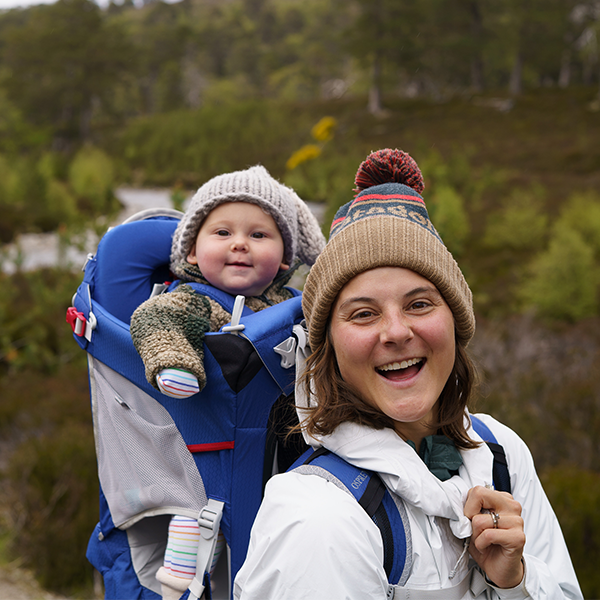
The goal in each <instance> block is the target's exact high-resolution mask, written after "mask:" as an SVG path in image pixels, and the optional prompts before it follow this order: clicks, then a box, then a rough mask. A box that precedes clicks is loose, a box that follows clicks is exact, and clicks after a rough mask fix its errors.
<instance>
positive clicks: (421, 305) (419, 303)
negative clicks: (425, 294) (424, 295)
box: [410, 300, 431, 310]
mask: <svg viewBox="0 0 600 600" xmlns="http://www.w3.org/2000/svg"><path fill="white" fill-rule="evenodd" d="M430 306H431V304H430V303H429V302H427V301H425V300H418V301H417V302H413V303H412V304H411V305H410V308H411V309H412V310H423V309H424V308H429V307H430Z"/></svg>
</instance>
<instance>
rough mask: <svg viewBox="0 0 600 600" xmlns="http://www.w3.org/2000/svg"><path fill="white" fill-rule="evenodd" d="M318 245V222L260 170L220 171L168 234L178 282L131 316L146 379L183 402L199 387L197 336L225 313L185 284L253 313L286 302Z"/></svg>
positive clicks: (202, 380)
mask: <svg viewBox="0 0 600 600" xmlns="http://www.w3.org/2000/svg"><path fill="white" fill-rule="evenodd" d="M324 245H325V238H324V236H323V234H322V233H321V229H320V228H319V224H318V222H317V220H316V218H315V217H314V215H313V214H312V213H311V212H310V210H309V208H308V207H307V206H306V204H305V203H304V202H303V201H302V200H301V199H300V198H299V197H298V195H297V194H296V193H295V192H294V191H293V190H292V189H290V188H288V187H286V186H285V185H283V184H281V183H279V182H278V181H276V180H275V179H273V178H272V177H271V176H270V175H269V173H268V172H267V170H266V169H265V168H264V167H262V166H255V167H251V168H250V169H247V170H245V171H237V172H234V173H226V174H224V175H219V176H217V177H214V178H213V179H211V180H209V181H208V182H207V183H205V184H204V185H203V186H202V187H201V188H200V189H199V190H198V191H197V192H196V195H195V196H194V197H193V198H192V201H191V202H190V206H189V208H188V210H187V211H186V213H185V215H184V216H183V218H182V219H181V222H180V224H179V226H178V227H177V229H176V231H175V234H174V236H173V244H172V247H171V271H172V272H173V274H174V275H175V276H177V277H178V278H179V279H180V280H181V282H182V285H179V286H178V287H177V288H175V290H173V292H172V293H169V294H161V295H159V296H155V297H154V298H151V299H149V300H147V301H146V302H144V303H143V304H142V305H140V306H139V307H138V309H137V310H136V311H135V312H134V314H133V316H132V318H131V337H132V339H133V343H134V345H135V347H136V349H137V351H138V352H139V354H140V356H141V357H142V360H143V361H144V365H145V368H146V378H147V379H148V382H149V383H150V384H151V385H153V386H154V387H155V388H157V389H158V390H160V391H161V392H162V393H163V394H166V395H167V396H171V397H173V398H186V397H189V396H191V395H193V394H196V393H198V392H199V391H201V390H202V389H203V388H204V385H205V384H206V374H205V372H204V364H203V359H204V334H205V333H206V332H208V331H218V330H219V329H220V328H221V327H222V326H223V325H225V324H226V323H228V322H229V321H230V320H231V315H230V313H228V312H227V311H226V310H225V309H223V308H222V307H221V305H220V304H219V303H218V302H215V301H214V300H212V299H211V298H208V297H207V296H204V295H201V294H199V293H196V292H195V291H194V290H193V289H192V288H191V287H190V286H187V285H185V282H198V283H204V284H209V285H212V286H214V287H216V288H218V289H220V290H222V291H224V292H227V293H228V294H231V295H233V296H236V295H242V296H246V306H248V307H249V308H250V309H252V310H253V311H255V312H256V311H259V310H262V309H263V308H266V307H267V306H271V305H273V304H278V303H279V302H283V301H284V300H287V299H288V298H291V297H292V293H291V292H290V291H289V290H288V289H286V288H285V285H286V284H287V283H288V282H289V280H290V278H291V277H292V275H293V272H294V271H295V269H296V268H297V267H298V266H299V265H300V264H301V263H302V262H303V263H305V264H307V265H309V266H312V264H313V263H314V261H315V260H316V258H317V256H318V255H319V252H320V251H321V249H322V248H323V246H324Z"/></svg>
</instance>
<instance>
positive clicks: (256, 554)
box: [234, 415, 582, 600]
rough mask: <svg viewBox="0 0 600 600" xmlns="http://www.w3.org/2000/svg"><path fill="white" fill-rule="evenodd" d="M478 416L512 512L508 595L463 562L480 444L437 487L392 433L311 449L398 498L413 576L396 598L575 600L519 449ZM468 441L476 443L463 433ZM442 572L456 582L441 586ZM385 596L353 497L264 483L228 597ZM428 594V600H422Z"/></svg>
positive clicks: (572, 580) (555, 533)
mask: <svg viewBox="0 0 600 600" xmlns="http://www.w3.org/2000/svg"><path fill="white" fill-rule="evenodd" d="M478 417H479V418H480V419H481V420H482V421H484V422H485V423H486V424H487V425H488V427H489V428H490V429H491V430H492V432H493V433H494V435H495V436H496V438H497V440H498V443H500V444H501V445H502V446H503V447H504V450H505V452H506V455H507V461H508V466H509V472H510V477H511V486H512V490H513V496H514V497H515V499H516V500H518V501H519V502H520V503H521V505H522V507H523V512H522V516H523V518H524V521H525V534H526V536H527V542H526V544H525V554H524V560H525V577H524V579H523V582H522V583H521V585H519V586H518V587H516V588H514V589H510V590H501V589H497V588H495V587H493V586H492V585H491V584H489V583H487V582H486V581H485V579H484V577H483V576H482V575H481V574H480V572H479V570H478V567H476V565H475V563H474V561H473V560H472V559H470V557H469V556H468V554H463V549H464V538H467V537H469V536H470V534H471V523H470V521H469V520H468V519H467V518H466V517H465V516H464V514H463V506H464V503H465V499H466V495H467V492H468V490H469V489H470V488H472V487H473V486H476V485H489V484H491V483H492V461H493V457H492V454H491V452H490V450H489V449H488V447H487V446H486V445H485V444H482V445H481V446H480V447H479V448H476V449H474V450H466V451H461V454H462V457H463V465H462V466H461V467H460V471H459V475H458V476H455V477H452V478H451V479H449V480H447V481H445V482H441V481H440V480H439V479H437V477H435V476H434V475H432V474H431V473H430V472H429V470H428V469H427V467H426V466H425V464H424V463H423V462H422V461H421V459H420V458H419V456H418V455H417V453H416V452H415V451H414V450H413V449H412V448H411V447H410V446H409V445H408V444H406V443H405V442H404V441H403V440H402V439H401V438H400V437H399V436H398V435H397V434H396V433H395V432H394V431H392V430H391V429H385V430H374V429H372V428H369V427H364V426H359V425H355V424H351V423H345V424H343V425H341V426H339V427H338V428H337V429H336V430H335V431H334V433H333V434H331V435H330V436H326V437H324V438H322V439H321V440H320V441H321V443H322V445H323V446H325V447H326V448H327V449H329V450H331V451H332V452H335V453H336V454H338V455H339V456H341V457H342V458H344V459H345V460H347V461H348V462H350V463H352V464H354V465H356V466H357V467H360V468H362V469H368V470H371V471H375V472H378V473H379V474H380V475H381V478H382V479H383V481H384V483H385V485H386V486H387V488H388V489H389V490H390V491H391V492H392V494H397V495H398V496H400V497H401V498H403V499H404V503H405V506H406V509H407V512H408V517H409V523H410V530H411V542H412V567H411V571H410V575H409V577H408V580H407V582H406V584H405V586H404V588H403V589H399V588H396V590H397V591H396V596H395V598H396V599H397V598H408V597H410V598H414V599H424V598H431V597H434V596H435V597H436V598H439V599H440V600H450V599H451V598H452V597H455V598H466V599H473V598H478V599H484V598H485V599H488V600H491V599H495V598H499V599H514V600H518V599H521V598H529V597H531V598H533V599H534V600H550V599H552V600H559V599H563V598H582V594H581V590H580V588H579V584H578V582H577V578H576V576H575V572H574V570H573V566H572V563H571V559H570V557H569V554H568V551H567V548H566V545H565V542H564V538H563V536H562V533H561V530H560V527H559V524H558V521H557V519H556V517H555V515H554V512H553V510H552V507H551V506H550V503H549V502H548V499H547V498H546V495H545V493H544V491H543V489H542V486H541V484H540V482H539V479H538V477H537V474H536V472H535V467H534V464H533V459H532V457H531V454H530V452H529V450H528V448H527V447H526V445H525V444H524V442H523V441H522V440H521V439H520V438H519V437H518V436H517V435H516V434H515V433H514V432H513V431H512V430H510V429H509V428H508V427H506V426H504V425H502V424H501V423H499V422H498V421H496V420H495V419H493V418H492V417H490V416H488V415H478ZM469 433H470V435H471V437H472V438H473V439H476V440H478V441H479V440H480V438H479V436H478V435H477V434H476V433H475V432H474V431H472V430H470V432H469ZM453 570H456V574H455V575H454V577H453V578H452V579H450V574H451V572H452V571H453ZM388 588H389V584H388V581H387V577H386V574H385V571H384V568H383V544H382V540H381V534H380V532H379V529H378V528H377V526H376V525H375V524H374V523H373V521H372V520H371V519H370V518H369V517H368V516H367V514H366V512H365V511H364V510H363V508H362V507H361V506H360V505H359V504H358V502H357V501H356V500H355V499H354V498H353V497H352V496H350V495H349V494H348V493H347V492H346V491H343V490H341V489H339V488H338V487H336V486H335V485H334V484H333V483H330V482H328V481H326V480H325V479H323V478H321V477H319V476H317V475H305V474H299V473H296V472H290V473H284V474H281V475H276V476H275V477H273V478H272V479H271V480H270V481H269V483H268V484H267V488H266V492H265V498H264V501H263V504H262V506H261V508H260V510H259V513H258V516H257V518H256V521H255V523H254V527H253V529H252V535H251V539H250V546H249V549H248V556H247V559H246V562H245V563H244V565H243V566H242V568H241V570H240V571H239V573H238V575H237V577H236V580H235V586H234V597H235V598H236V599H238V600H269V599H271V598H272V599H277V600H283V599H285V600H344V599H353V600H354V599H355V600H366V599H373V600H386V598H388V597H389V596H387V593H388ZM406 590H409V591H408V592H407V591H406ZM433 590H438V592H437V594H435V593H434V594H433V595H432V591H433ZM440 590H442V591H440Z"/></svg>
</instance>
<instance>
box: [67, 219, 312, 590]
mask: <svg viewBox="0 0 600 600" xmlns="http://www.w3.org/2000/svg"><path fill="white" fill-rule="evenodd" d="M180 216H181V213H179V212H178V211H173V210H162V209H161V210H150V211H142V212H141V213H138V214H137V215H134V217H131V218H130V219H128V220H127V221H125V222H124V223H123V224H121V225H118V226H116V227H114V228H112V229H110V230H109V231H108V232H107V233H106V234H105V235H104V237H103V238H102V239H101V240H100V243H99V245H98V249H97V252H96V254H95V255H90V256H88V260H87V262H86V265H85V267H84V271H85V275H84V279H83V282H82V283H81V285H80V286H79V288H78V290H77V293H76V294H75V296H74V298H73V306H72V307H71V308H69V309H68V311H67V321H68V322H69V323H70V324H71V326H72V328H73V331H74V338H75V340H76V341H77V343H78V344H79V346H80V347H81V348H82V349H84V350H85V351H86V352H87V355H88V366H89V380H90V393H91V405H92V417H93V425H94V437H95V443H96V453H97V459H98V476H99V480H100V521H99V523H98V524H97V526H96V528H95V530H94V532H93V533H92V535H91V538H90V542H89V545H88V550H87V557H88V559H89V561H90V562H91V563H92V564H93V565H94V566H95V568H96V569H97V570H98V571H100V573H101V574H102V575H103V578H104V585H105V591H106V598H111V599H127V600H134V599H146V598H148V599H150V598H151V599H156V598H160V593H161V590H160V584H159V583H158V581H157V580H156V578H155V574H156V572H157V570H158V569H159V567H160V566H161V565H162V563H163V557H164V553H165V548H166V543H167V535H168V526H169V522H170V519H171V517H172V515H175V514H177V515H184V516H187V517H191V518H194V519H196V518H197V519H198V522H199V525H200V531H201V542H200V545H199V550H198V559H197V567H198V568H197V575H196V578H195V579H194V580H193V582H192V584H191V585H190V588H189V592H188V591H186V592H185V594H184V595H183V596H182V597H184V598H185V597H187V596H188V594H189V597H190V598H199V597H202V596H203V594H204V596H203V597H205V598H211V597H212V598H230V597H231V589H232V587H233V586H232V581H233V578H234V577H235V575H236V573H237V571H238V570H239V568H240V567H241V565H242V563H243V561H244V559H245V556H246V551H247V546H248V542H249V538H250V529H251V526H252V523H253V521H254V517H255V515H256V512H257V510H258V507H259V505H260V502H261V500H262V495H263V489H264V485H265V483H266V480H267V479H268V478H269V477H270V476H271V475H272V474H274V473H276V472H279V471H285V470H286V469H287V468H288V467H289V466H290V465H291V464H292V463H293V462H294V460H295V459H296V458H297V457H298V456H299V455H300V454H302V452H304V450H305V449H306V446H305V445H304V444H303V442H301V441H300V439H297V440H296V443H295V444H294V443H292V444H287V445H286V444H283V443H281V441H282V440H283V438H284V436H285V435H286V433H287V424H288V423H291V422H293V420H294V419H297V417H296V413H295V410H294V408H293V402H291V401H290V400H289V396H290V395H291V394H292V393H293V389H294V375H295V369H294V345H295V341H294V337H293V336H292V328H293V326H294V325H295V324H297V323H299V322H300V321H301V319H302V312H301V298H300V297H299V294H300V292H297V291H294V293H295V294H296V297H294V298H291V299H290V300H286V301H285V302H282V303H280V304H276V305H274V306H270V307H268V308H266V309H264V310H262V311H260V312H257V313H252V312H251V311H249V309H247V308H245V309H244V312H243V314H242V316H241V318H240V320H239V323H232V325H230V327H229V332H224V331H223V330H221V331H220V332H215V333H207V334H206V336H205V358H204V364H205V369H206V374H207V383H206V387H205V388H204V390H203V391H202V392H201V393H200V394H196V395H195V396H192V397H190V398H187V399H173V398H170V397H167V396H165V395H163V394H161V393H160V392H158V391H157V390H155V389H154V388H153V387H152V386H151V385H150V384H148V382H147V381H146V378H145V374H144V365H143V363H142V360H141V358H140V356H139V355H138V353H137V351H136V350H135V348H134V346H133V343H132V341H131V336H130V333H129V321H130V317H131V314H132V312H133V311H134V310H135V308H137V306H139V304H141V303H142V302H143V301H144V300H146V299H147V298H149V297H150V296H151V294H152V293H153V290H154V292H156V291H157V290H159V291H161V290H162V288H164V287H165V283H164V282H165V281H168V280H169V279H170V278H171V275H170V272H169V256H170V250H171V239H172V236H173V232H174V231H175V228H176V226H177V223H178V220H179V218H180ZM206 288H207V289H202V290H201V291H202V293H205V292H208V291H209V290H213V289H214V288H209V287H208V286H206ZM215 294H216V296H213V297H214V299H215V300H217V302H219V303H220V304H221V305H222V306H223V307H224V308H225V309H226V310H228V312H230V313H232V314H234V312H233V305H234V300H235V299H234V298H233V297H232V296H229V295H228V294H225V293H222V292H221V293H219V291H218V290H215ZM236 320H237V319H236V317H235V315H234V317H233V318H232V321H236ZM223 329H225V330H227V327H225V328H223ZM296 422H297V421H296ZM219 529H221V531H222V532H223V534H224V536H225V540H226V544H227V546H226V551H224V552H223V553H222V555H221V557H220V559H219V561H218V563H217V566H216V569H215V571H214V574H213V576H212V582H211V577H210V576H209V575H208V572H209V568H210V565H211V560H212V557H213V552H214V547H215V543H216V538H217V534H218V532H219ZM211 583H212V585H211ZM211 588H212V591H211Z"/></svg>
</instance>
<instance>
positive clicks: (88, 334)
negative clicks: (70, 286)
mask: <svg viewBox="0 0 600 600" xmlns="http://www.w3.org/2000/svg"><path fill="white" fill-rule="evenodd" d="M66 321H67V323H68V324H69V325H70V326H71V329H72V330H73V333H74V334H75V335H76V336H78V337H85V339H86V340H87V341H88V342H89V341H91V339H92V331H93V330H94V329H96V325H97V324H98V321H97V320H96V317H95V316H94V313H92V312H90V314H89V317H88V318H87V319H86V318H85V315H84V314H83V313H82V312H80V311H78V310H77V309H76V308H75V307H74V306H69V308H67V318H66Z"/></svg>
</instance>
